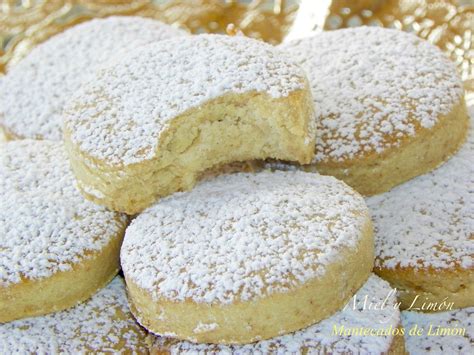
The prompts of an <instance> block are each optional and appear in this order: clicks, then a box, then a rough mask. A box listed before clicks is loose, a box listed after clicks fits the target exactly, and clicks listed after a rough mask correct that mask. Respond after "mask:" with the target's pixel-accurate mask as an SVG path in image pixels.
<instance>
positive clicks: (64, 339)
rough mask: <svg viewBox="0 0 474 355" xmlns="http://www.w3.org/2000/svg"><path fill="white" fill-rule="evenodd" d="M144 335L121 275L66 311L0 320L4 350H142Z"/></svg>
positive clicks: (58, 351) (42, 351)
mask: <svg viewBox="0 0 474 355" xmlns="http://www.w3.org/2000/svg"><path fill="white" fill-rule="evenodd" d="M144 339H145V334H144V331H143V330H142V329H141V328H140V327H139V326H138V324H137V323H136V322H135V321H134V319H133V317H132V315H131V313H130V311H129V308H128V303H127V297H126V295H125V284H124V282H123V279H122V278H121V277H116V278H115V279H114V280H113V281H112V282H111V283H110V284H109V285H108V286H107V287H105V288H104V289H102V290H101V291H99V292H98V293H97V294H95V295H94V296H93V297H92V298H91V299H90V300H88V301H86V302H84V303H81V304H79V305H77V306H75V307H73V308H71V309H68V310H66V311H62V312H57V313H53V314H50V315H46V316H42V317H35V318H27V319H22V320H18V321H14V322H10V323H6V324H0V353H2V354H11V353H14V354H27V353H28V354H31V353H35V354H59V353H61V354H85V353H90V352H93V353H98V352H100V353H114V354H117V353H120V354H123V353H126V354H143V353H146V352H147V348H146V346H145V345H146V344H145V341H144Z"/></svg>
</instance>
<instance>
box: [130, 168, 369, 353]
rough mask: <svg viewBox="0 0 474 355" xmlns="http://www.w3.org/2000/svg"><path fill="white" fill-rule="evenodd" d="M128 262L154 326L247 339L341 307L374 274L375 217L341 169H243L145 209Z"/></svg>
mask: <svg viewBox="0 0 474 355" xmlns="http://www.w3.org/2000/svg"><path fill="white" fill-rule="evenodd" d="M121 262H122V269H123V272H124V275H125V279H126V282H127V287H128V291H129V299H130V302H131V304H132V306H131V308H132V313H133V314H134V315H135V316H136V318H137V319H138V320H139V322H140V323H141V324H142V325H143V326H145V327H146V328H147V329H148V330H150V331H152V332H153V333H155V334H159V335H163V336H172V337H175V338H179V339H182V340H189V341H192V342H209V343H237V344H242V343H249V342H253V341H257V340H263V339H268V338H271V337H275V336H277V335H282V334H286V333H289V332H293V331H295V330H298V329H302V328H305V327H307V326H309V325H311V324H313V323H315V322H317V321H320V320H321V319H324V318H326V317H328V316H330V315H331V314H333V313H334V312H336V311H337V310H339V309H340V308H341V307H342V306H343V305H344V304H345V302H347V300H348V299H349V298H350V297H352V296H353V294H354V293H355V291H356V290H357V289H359V288H360V287H361V286H362V285H363V283H364V282H365V281H366V280H367V278H368V276H369V275H370V273H371V269H372V267H373V238H372V225H371V221H370V218H369V215H368V210H367V208H366V206H365V203H364V200H363V199H362V198H361V196H360V195H359V194H358V193H356V192H355V191H353V190H352V189H350V188H349V187H348V186H347V185H345V184H344V183H342V182H340V181H337V180H336V179H334V178H333V177H328V176H321V175H318V174H313V173H305V172H301V171H298V172H275V173H269V172H261V173H258V174H244V173H236V174H233V175H223V176H220V177H218V178H216V179H214V180H211V181H206V182H203V183H202V184H200V185H199V186H197V187H196V188H194V189H193V190H192V191H190V192H187V193H178V194H175V195H172V196H170V197H168V198H165V199H163V200H162V201H161V202H160V203H158V204H156V205H154V206H153V207H151V208H149V209H147V210H145V211H144V212H143V213H141V214H140V215H139V216H138V217H137V218H136V219H135V220H134V221H133V222H132V224H131V225H130V226H129V228H127V231H126V233H125V239H124V244H123V246H122V250H121Z"/></svg>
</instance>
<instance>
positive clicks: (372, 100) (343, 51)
mask: <svg viewBox="0 0 474 355" xmlns="http://www.w3.org/2000/svg"><path fill="white" fill-rule="evenodd" d="M280 47H281V48H282V49H284V50H286V51H287V52H288V53H289V54H290V55H291V56H292V57H293V58H295V59H296V61H297V62H299V63H300V64H301V65H302V67H303V68H304V69H305V70H306V72H307V74H308V76H309V78H310V84H311V87H312V91H313V100H314V107H315V110H316V154H315V156H314V159H313V162H312V164H311V165H309V166H307V169H308V170H317V171H318V172H319V173H321V174H324V175H333V176H335V177H337V178H339V179H341V180H343V181H344V182H346V183H347V184H348V185H349V186H352V187H353V188H354V189H355V190H357V191H358V192H360V193H361V194H363V195H374V194H377V193H381V192H384V191H388V190H390V189H391V188H392V187H394V186H395V185H398V184H400V183H402V182H404V181H406V180H409V179H411V178H413V177H415V176H417V175H420V174H423V173H426V172H428V171H430V170H432V169H434V168H436V167H437V166H438V165H440V164H441V163H442V162H444V161H445V160H447V159H448V158H449V157H450V156H451V155H452V154H453V153H454V152H456V151H457V149H458V148H459V146H460V145H461V144H462V142H463V141H464V138H465V136H466V133H467V127H468V115H467V111H466V105H465V102H464V99H463V85H462V81H461V79H460V78H459V76H458V75H457V73H456V68H455V66H454V64H453V63H451V62H450V61H449V59H448V58H446V57H445V56H444V54H443V53H442V52H441V50H440V49H438V48H437V47H435V46H433V45H431V44H430V43H428V42H426V41H424V40H422V39H420V38H418V37H416V36H415V35H412V34H408V33H405V32H401V31H398V30H391V29H384V28H378V27H358V28H352V29H342V30H336V31H328V32H323V33H320V34H317V35H314V36H312V37H308V38H303V39H300V40H294V41H290V42H288V43H285V44H283V45H282V46H280Z"/></svg>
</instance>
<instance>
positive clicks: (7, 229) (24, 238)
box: [0, 140, 127, 323]
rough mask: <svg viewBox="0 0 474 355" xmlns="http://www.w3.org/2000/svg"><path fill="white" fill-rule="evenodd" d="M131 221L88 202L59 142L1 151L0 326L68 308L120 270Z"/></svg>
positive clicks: (6, 146) (28, 142)
mask: <svg viewBox="0 0 474 355" xmlns="http://www.w3.org/2000/svg"><path fill="white" fill-rule="evenodd" d="M126 223H127V218H126V216H125V215H120V214H118V213H115V212H110V211H108V210H106V209H105V208H104V207H100V206H96V205H94V204H93V203H91V202H89V201H86V200H85V199H84V198H83V197H82V196H81V194H80V193H79V191H78V190H77V188H76V187H75V186H74V178H73V176H72V173H71V172H70V170H69V162H68V160H67V157H66V152H65V151H64V148H63V146H62V144H60V143H57V142H51V141H34V140H22V141H11V142H7V143H4V144H3V145H2V147H1V149H0V323H1V322H8V321H11V320H14V319H20V318H24V317H29V316H35V315H41V314H46V313H49V312H54V311H58V310H62V309H65V308H68V307H71V306H73V305H75V304H76V303H78V302H79V301H83V300H85V299H87V298H89V297H90V296H91V295H92V294H94V293H95V292H96V291H97V290H98V289H99V288H101V287H102V286H104V285H105V284H106V283H107V282H109V281H110V280H111V279H112V278H113V277H114V276H115V274H116V273H117V270H118V269H119V266H120V265H119V254H120V244H121V241H122V237H123V234H124V231H125V227H126Z"/></svg>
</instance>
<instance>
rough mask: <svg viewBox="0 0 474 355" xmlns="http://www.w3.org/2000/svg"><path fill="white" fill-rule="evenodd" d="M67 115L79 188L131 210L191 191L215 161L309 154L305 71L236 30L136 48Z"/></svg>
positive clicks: (89, 88) (308, 95)
mask: <svg viewBox="0 0 474 355" xmlns="http://www.w3.org/2000/svg"><path fill="white" fill-rule="evenodd" d="M65 115H66V126H65V140H66V145H67V148H68V152H69V155H70V158H71V162H72V168H73V170H74V172H75V175H76V177H77V179H78V182H79V187H80V189H81V190H82V192H83V193H84V194H85V196H86V197H87V198H88V199H90V200H92V201H94V202H96V203H99V204H103V205H105V206H108V207H109V208H111V209H113V210H116V211H122V212H126V213H129V214H135V213H137V212H140V211H142V210H143V209H144V208H145V207H148V206H149V205H151V204H152V203H153V202H155V201H156V200H157V199H158V198H160V197H164V196H167V195H169V194H171V193H173V192H176V191H182V190H186V189H190V188H191V187H192V186H193V185H194V184H195V181H196V178H197V177H198V176H199V175H200V174H201V173H202V172H203V171H205V170H207V169H209V168H212V167H215V166H220V165H223V164H227V163H230V162H234V161H246V160H252V159H264V158H270V157H273V158H279V159H286V160H294V161H299V162H301V163H308V162H310V161H311V158H312V156H313V153H314V120H313V107H312V102H311V92H310V89H309V87H308V84H307V80H306V77H305V75H304V73H303V71H302V70H301V68H300V67H299V66H298V65H296V64H295V63H294V62H293V61H292V60H289V59H287V58H286V56H285V55H283V54H282V53H280V52H279V51H278V50H277V49H275V48H274V47H273V46H270V45H268V44H265V43H263V42H260V41H257V40H254V39H250V38H245V37H239V36H238V37H230V36H223V35H199V36H190V37H182V38H179V39H170V40H166V41H161V42H159V43H155V44H152V45H148V46H146V47H142V48H141V49H140V50H137V51H135V52H134V53H131V54H130V55H128V56H127V57H126V58H124V59H123V60H122V61H120V62H118V63H115V64H114V65H111V66H110V67H109V68H107V69H106V70H103V71H101V72H100V73H99V74H98V76H97V77H96V78H95V79H94V81H92V82H91V83H90V84H89V85H87V86H85V87H83V88H82V89H81V90H80V91H79V92H78V93H77V94H76V95H75V97H74V98H73V99H72V102H71V104H70V105H69V106H68V108H67V110H66V113H65ZM91 190H93V191H96V193H91V192H90V191H91Z"/></svg>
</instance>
